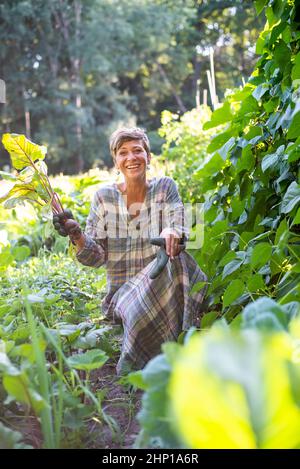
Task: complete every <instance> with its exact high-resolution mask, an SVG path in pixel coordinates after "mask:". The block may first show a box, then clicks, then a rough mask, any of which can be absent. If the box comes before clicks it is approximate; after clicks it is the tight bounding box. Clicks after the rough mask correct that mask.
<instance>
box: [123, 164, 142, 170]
mask: <svg viewBox="0 0 300 469" xmlns="http://www.w3.org/2000/svg"><path fill="white" fill-rule="evenodd" d="M139 166H140V165H139V164H134V165H133V164H132V165H130V166H126V169H136V168H139Z"/></svg>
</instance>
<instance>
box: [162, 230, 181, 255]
mask: <svg viewBox="0 0 300 469" xmlns="http://www.w3.org/2000/svg"><path fill="white" fill-rule="evenodd" d="M160 237H161V238H165V240H166V252H167V254H168V256H170V259H171V260H173V259H174V257H175V256H178V254H179V253H180V251H181V247H180V246H179V242H180V238H179V236H178V233H177V232H176V231H175V230H172V229H171V228H165V229H164V230H162V232H161V233H160Z"/></svg>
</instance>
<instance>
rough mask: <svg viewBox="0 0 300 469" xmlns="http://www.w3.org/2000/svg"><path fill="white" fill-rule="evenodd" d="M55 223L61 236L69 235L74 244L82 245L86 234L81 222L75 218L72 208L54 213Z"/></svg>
mask: <svg viewBox="0 0 300 469" xmlns="http://www.w3.org/2000/svg"><path fill="white" fill-rule="evenodd" d="M53 224H54V228H55V229H56V231H58V233H59V234H60V235H61V236H69V237H70V240H71V242H72V244H79V245H80V247H81V245H82V242H83V241H84V236H83V234H82V231H81V228H80V225H79V223H78V222H77V221H75V220H74V217H73V214H72V212H71V210H65V211H64V212H62V213H58V214H56V215H54V216H53Z"/></svg>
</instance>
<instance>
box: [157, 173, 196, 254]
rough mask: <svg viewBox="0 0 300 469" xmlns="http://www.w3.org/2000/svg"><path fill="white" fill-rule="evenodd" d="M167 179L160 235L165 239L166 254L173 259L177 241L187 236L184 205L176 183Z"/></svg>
mask: <svg viewBox="0 0 300 469" xmlns="http://www.w3.org/2000/svg"><path fill="white" fill-rule="evenodd" d="M168 179H169V186H168V190H167V197H166V201H165V204H164V210H163V227H164V228H163V230H162V232H161V233H160V236H161V237H163V238H165V240H166V251H167V254H168V255H169V256H170V257H171V259H173V258H174V257H175V256H177V255H178V254H179V253H180V251H181V248H180V247H179V242H180V240H181V239H182V238H184V239H187V238H188V235H189V233H188V229H187V226H186V219H185V212H184V205H183V203H182V200H181V198H180V196H179V193H178V189H177V186H176V183H175V182H174V181H173V179H171V178H168Z"/></svg>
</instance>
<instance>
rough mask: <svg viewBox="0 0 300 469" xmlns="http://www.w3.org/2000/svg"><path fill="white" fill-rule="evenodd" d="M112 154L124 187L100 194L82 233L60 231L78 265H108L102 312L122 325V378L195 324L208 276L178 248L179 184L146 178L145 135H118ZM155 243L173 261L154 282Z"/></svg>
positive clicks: (69, 227) (181, 235) (183, 231)
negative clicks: (198, 286) (157, 239)
mask: <svg viewBox="0 0 300 469" xmlns="http://www.w3.org/2000/svg"><path fill="white" fill-rule="evenodd" d="M110 149H111V153H112V157H113V160H114V163H115V167H116V168H117V169H118V170H119V171H120V172H121V173H122V174H123V176H124V181H123V183H121V184H120V185H118V184H116V183H115V184H110V185H107V186H104V187H101V188H100V189H98V191H97V192H96V194H95V196H94V199H93V202H92V205H91V209H90V213H89V216H88V219H87V224H86V229H85V233H84V234H83V233H81V231H80V227H79V225H78V223H77V222H75V221H74V220H70V221H69V222H68V223H67V224H65V222H63V223H64V227H63V228H64V230H65V231H66V232H67V233H68V234H69V236H70V238H71V240H72V241H73V243H74V244H76V246H77V259H78V261H79V262H81V263H82V264H84V265H88V266H93V267H100V266H101V265H103V264H105V265H106V269H107V294H106V296H105V298H104V301H103V304H102V309H103V312H104V313H105V314H106V316H107V317H108V318H110V319H112V320H114V321H117V322H121V323H122V324H123V328H124V338H123V344H122V351H121V356H120V359H119V362H118V365H117V372H118V374H123V373H127V372H128V371H130V370H132V369H139V368H142V367H144V365H145V364H146V363H147V362H148V361H149V360H150V359H151V358H152V357H154V356H155V355H157V354H158V353H160V348H161V345H162V343H164V342H166V341H169V340H176V339H177V338H178V336H179V334H180V332H181V331H182V330H187V329H188V328H189V327H190V326H192V325H197V323H198V320H199V315H200V314H201V305H202V303H203V298H204V295H205V293H206V291H207V285H206V281H207V277H206V275H205V274H204V273H203V272H202V270H201V269H200V268H199V266H198V265H197V263H196V262H195V260H194V259H193V258H192V257H191V256H190V255H189V254H188V253H187V252H184V251H182V249H181V243H180V242H181V241H182V239H186V238H187V236H188V230H187V227H186V224H185V214H184V207H183V204H182V201H181V199H180V197H179V194H178V191H177V187H176V184H175V182H174V181H173V180H172V179H171V178H169V177H162V178H153V179H150V180H148V179H147V165H149V163H150V160H151V155H150V145H149V140H148V137H147V135H146V133H145V131H144V130H143V129H139V128H122V129H120V130H117V131H116V132H114V133H113V134H112V136H111V140H110ZM157 215H158V216H157ZM154 237H161V238H164V239H165V245H166V252H167V255H168V256H169V261H168V263H167V265H166V267H165V269H164V270H163V271H162V272H161V273H160V275H159V276H158V277H157V278H154V279H153V278H151V276H150V272H151V271H152V268H153V266H154V263H155V262H156V255H157V251H158V247H157V246H153V245H152V244H151V243H150V238H154ZM203 281H204V286H203V287H202V288H201V289H200V290H198V291H197V292H195V293H192V292H191V290H192V288H193V286H194V285H195V284H196V283H198V282H203Z"/></svg>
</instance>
